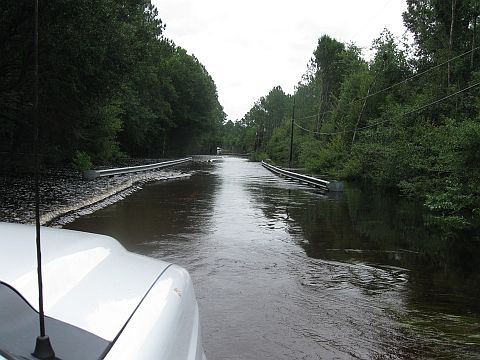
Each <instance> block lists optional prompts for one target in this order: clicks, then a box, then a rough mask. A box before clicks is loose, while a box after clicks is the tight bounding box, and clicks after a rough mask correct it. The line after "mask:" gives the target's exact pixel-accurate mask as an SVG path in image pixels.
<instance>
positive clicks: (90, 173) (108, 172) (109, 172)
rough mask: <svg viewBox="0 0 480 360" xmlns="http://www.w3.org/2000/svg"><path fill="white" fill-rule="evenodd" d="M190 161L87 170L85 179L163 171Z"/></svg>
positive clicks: (171, 161) (184, 159) (189, 159)
mask: <svg viewBox="0 0 480 360" xmlns="http://www.w3.org/2000/svg"><path fill="white" fill-rule="evenodd" d="M189 161H192V158H191V157H187V158H183V159H178V160H169V161H163V162H159V163H155V164H147V165H139V166H129V167H123V168H115V169H105V170H87V171H84V172H83V178H84V179H87V180H93V179H96V178H97V177H102V176H114V175H122V174H128V173H134V172H140V171H147V170H153V169H161V168H166V167H169V166H174V165H180V164H183V163H186V162H189Z"/></svg>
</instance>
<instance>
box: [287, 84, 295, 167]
mask: <svg viewBox="0 0 480 360" xmlns="http://www.w3.org/2000/svg"><path fill="white" fill-rule="evenodd" d="M294 123H295V93H293V108H292V128H291V132H290V160H289V161H288V167H289V168H291V167H292V156H293V124H294Z"/></svg>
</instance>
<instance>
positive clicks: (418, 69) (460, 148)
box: [229, 0, 480, 232]
mask: <svg viewBox="0 0 480 360" xmlns="http://www.w3.org/2000/svg"><path fill="white" fill-rule="evenodd" d="M452 5H453V6H452ZM479 15H480V5H479V4H478V1H474V0H466V1H446V2H445V1H444V2H442V1H439V0H425V1H417V0H407V11H406V12H405V13H404V22H405V25H406V27H407V28H408V29H409V30H410V32H411V34H412V35H413V43H411V44H408V43H407V40H406V39H407V37H406V38H405V39H401V40H397V39H396V38H394V36H393V35H392V34H391V33H390V32H389V31H388V30H387V29H385V30H384V31H383V32H382V33H381V34H380V35H379V37H378V38H377V39H375V40H374V42H373V44H372V50H373V52H374V53H373V57H372V60H371V61H370V62H366V61H365V60H363V59H362V57H361V53H360V50H359V49H358V48H357V47H356V46H355V45H354V44H344V43H341V42H339V41H337V40H335V39H333V38H332V37H330V36H328V35H323V36H321V37H320V39H319V40H318V43H317V46H316V48H315V50H314V51H313V56H312V59H311V61H310V63H309V65H308V68H307V70H306V73H305V75H304V76H303V77H302V79H301V81H300V82H299V83H298V86H297V87H296V93H295V104H296V107H295V114H296V119H295V122H296V124H297V125H298V127H296V128H295V132H294V163H295V165H296V166H300V167H305V168H306V169H307V170H308V171H309V172H314V173H322V174H323V173H327V174H330V176H332V177H337V178H340V179H360V180H363V181H365V182H368V183H373V184H376V185H379V186H383V187H390V188H395V189H398V190H400V191H401V193H402V194H403V195H405V196H409V197H414V198H417V199H419V200H420V201H422V202H423V203H424V206H425V209H426V210H427V211H428V212H429V214H430V215H429V216H427V217H426V219H427V220H426V221H427V223H429V224H430V225H432V226H439V227H440V228H442V229H443V230H444V231H447V232H448V231H458V230H459V229H462V228H465V227H469V226H474V225H475V224H476V225H475V226H480V210H479V208H480V206H479V204H480V180H479V179H480V150H479V149H480V115H479V114H480V100H479V99H480V97H479V96H478V88H477V89H472V90H470V91H466V92H462V93H461V94H458V95H455V96H452V97H450V98H448V99H443V100H441V101H438V102H436V103H434V104H433V105H431V106H424V105H426V104H429V103H432V102H434V101H435V100H438V99H442V98H445V97H446V96H447V95H451V94H453V93H455V92H457V91H458V90H461V89H464V88H465V87H467V86H470V85H474V84H477V83H478V82H480V61H479V60H480V52H479V51H473V52H471V53H468V54H466V55H465V56H461V57H459V56H458V55H461V54H463V53H465V52H467V51H469V50H471V49H474V48H475V47H476V46H477V44H478V39H479V38H480V26H478V22H479V20H480V18H479ZM452 58H454V59H453V60H452V61H451V62H448V60H449V59H452ZM410 77H414V78H413V80H410V81H406V80H405V79H408V78H410ZM285 98H286V99H288V101H283V102H280V105H279V104H276V103H273V102H272V101H270V100H271V93H270V94H268V96H266V97H262V98H261V99H260V100H259V101H257V102H256V103H255V104H254V106H253V107H252V109H251V110H250V111H249V112H248V113H247V114H246V115H245V117H244V119H242V121H241V122H240V123H241V131H238V132H237V134H239V137H238V138H237V140H236V139H235V138H234V136H233V135H232V136H233V137H231V138H230V139H229V141H230V143H235V141H240V143H241V144H242V145H243V146H244V148H250V149H253V150H257V151H258V150H260V151H266V152H267V154H268V156H269V157H270V158H272V159H273V160H275V161H276V162H280V163H283V164H285V163H286V160H287V159H286V157H287V156H288V151H289V144H290V139H289V137H290V130H289V127H288V125H285V124H288V122H285V121H284V120H285V119H289V116H290V114H289V112H288V111H282V110H283V109H287V110H288V106H287V107H284V106H285V105H288V104H291V103H292V101H291V100H292V99H291V97H290V98H289V96H288V95H285ZM267 105H268V106H267ZM419 108H421V110H416V109H419ZM275 110H278V111H277V112H275ZM272 114H275V119H272V117H271V116H272ZM406 114H408V115H406ZM269 124H275V125H274V126H273V128H272V127H271V126H270V125H269ZM239 130H240V128H239ZM248 132H250V134H253V133H255V137H253V136H251V135H250V137H245V136H244V134H246V133H248ZM232 134H233V133H232ZM239 139H241V140H239Z"/></svg>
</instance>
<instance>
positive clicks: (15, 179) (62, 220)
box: [0, 166, 190, 227]
mask: <svg viewBox="0 0 480 360" xmlns="http://www.w3.org/2000/svg"><path fill="white" fill-rule="evenodd" d="M189 176H190V174H189V173H188V172H187V171H186V170H185V168H183V167H182V166H179V167H175V168H169V169H158V170H151V171H145V172H141V173H131V174H125V175H117V176H113V177H102V178H97V179H95V180H92V181H86V180H83V179H82V177H81V174H80V173H79V172H78V171H75V170H72V169H57V170H49V171H48V172H45V173H43V174H42V176H41V178H40V217H41V223H42V224H43V225H48V226H57V227H58V226H62V225H64V224H66V223H68V222H71V221H73V220H74V219H75V218H77V217H79V216H82V215H85V214H88V213H92V212H94V211H96V210H98V209H100V208H102V207H105V206H108V205H110V204H112V203H114V202H116V201H119V200H122V199H123V198H124V197H125V196H128V195H129V194H131V193H133V192H135V191H137V190H139V189H141V187H142V184H145V183H147V182H155V181H166V180H175V179H182V178H185V177H189ZM33 189H34V178H33V176H32V175H28V176H0V221H4V222H16V223H23V224H32V223H34V222H35V195H34V191H33Z"/></svg>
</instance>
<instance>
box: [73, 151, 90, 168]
mask: <svg viewBox="0 0 480 360" xmlns="http://www.w3.org/2000/svg"><path fill="white" fill-rule="evenodd" d="M72 163H73V166H75V168H76V169H78V170H80V171H85V170H90V169H91V168H92V167H93V163H92V160H91V159H90V155H88V154H87V153H86V152H85V151H77V152H76V153H75V155H74V156H73V158H72Z"/></svg>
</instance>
